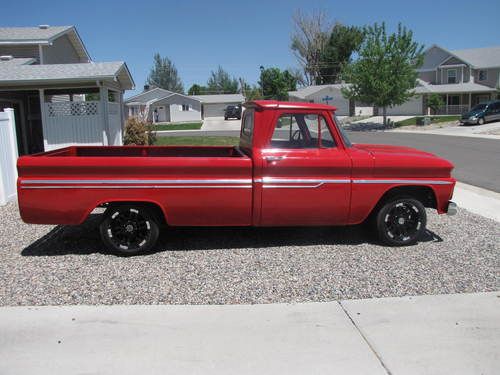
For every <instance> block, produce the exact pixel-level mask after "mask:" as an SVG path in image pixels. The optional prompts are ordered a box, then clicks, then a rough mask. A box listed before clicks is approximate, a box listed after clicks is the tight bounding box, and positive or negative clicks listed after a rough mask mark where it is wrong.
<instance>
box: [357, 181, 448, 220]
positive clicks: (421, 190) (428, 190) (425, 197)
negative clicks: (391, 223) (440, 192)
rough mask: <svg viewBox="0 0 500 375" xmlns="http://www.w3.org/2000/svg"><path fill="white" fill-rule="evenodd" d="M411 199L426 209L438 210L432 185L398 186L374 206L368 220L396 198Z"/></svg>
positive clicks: (386, 193) (385, 194) (391, 189)
mask: <svg viewBox="0 0 500 375" xmlns="http://www.w3.org/2000/svg"><path fill="white" fill-rule="evenodd" d="M401 196H406V197H411V198H413V199H416V200H418V201H420V202H421V203H422V204H423V205H424V207H426V208H434V209H437V208H438V201H437V196H436V191H435V190H434V188H433V187H432V186H430V185H398V186H393V187H390V188H388V189H387V190H386V191H385V192H384V193H383V194H382V195H381V197H380V198H379V199H378V200H377V202H376V203H375V204H374V206H373V207H372V209H371V210H370V212H369V214H368V215H367V217H366V219H369V218H372V217H373V215H376V213H377V212H378V210H379V209H380V208H381V207H382V205H383V204H384V203H385V202H387V201H388V200H390V199H394V198H396V197H401Z"/></svg>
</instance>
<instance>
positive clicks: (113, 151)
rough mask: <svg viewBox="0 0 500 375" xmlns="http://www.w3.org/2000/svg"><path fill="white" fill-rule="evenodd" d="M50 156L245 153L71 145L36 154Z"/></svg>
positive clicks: (217, 148) (218, 149)
mask: <svg viewBox="0 0 500 375" xmlns="http://www.w3.org/2000/svg"><path fill="white" fill-rule="evenodd" d="M33 156H35V157H40V156H51V157H55V156H57V157H71V156H73V157H75V156H76V157H78V156H89V157H114V156H125V157H127V156H128V157H198V158H209V157H227V158H240V157H245V155H244V154H243V153H242V152H241V151H240V149H239V148H238V147H235V146H196V147H195V146H106V147H103V146H71V147H66V148H62V149H58V150H54V151H49V152H43V153H39V154H36V155H33Z"/></svg>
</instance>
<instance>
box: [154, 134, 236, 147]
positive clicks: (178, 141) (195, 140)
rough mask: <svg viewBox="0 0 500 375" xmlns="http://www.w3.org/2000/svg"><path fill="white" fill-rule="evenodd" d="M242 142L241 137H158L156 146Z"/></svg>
mask: <svg viewBox="0 0 500 375" xmlns="http://www.w3.org/2000/svg"><path fill="white" fill-rule="evenodd" d="M239 142H240V138H239V137H213V136H212V137H177V136H169V137H158V138H157V139H156V142H155V145H156V146H170V145H171V146H174V145H188V146H226V145H229V146H234V145H237V144H238V143H239Z"/></svg>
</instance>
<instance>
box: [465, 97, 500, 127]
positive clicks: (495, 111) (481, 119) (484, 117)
mask: <svg viewBox="0 0 500 375" xmlns="http://www.w3.org/2000/svg"><path fill="white" fill-rule="evenodd" d="M488 121H500V100H494V101H491V102H486V103H480V104H478V105H476V106H475V107H473V108H472V109H471V110H470V111H469V112H466V113H464V114H463V115H462V118H461V119H460V124H473V125H483V124H484V123H486V122H488Z"/></svg>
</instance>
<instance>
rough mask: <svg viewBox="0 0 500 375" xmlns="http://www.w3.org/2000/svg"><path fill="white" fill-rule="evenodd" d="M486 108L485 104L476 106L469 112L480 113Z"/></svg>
mask: <svg viewBox="0 0 500 375" xmlns="http://www.w3.org/2000/svg"><path fill="white" fill-rule="evenodd" d="M486 106H487V104H484V103H483V104H478V105H476V106H475V107H473V108H472V109H471V112H478V111H482V110H483V109H486Z"/></svg>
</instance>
